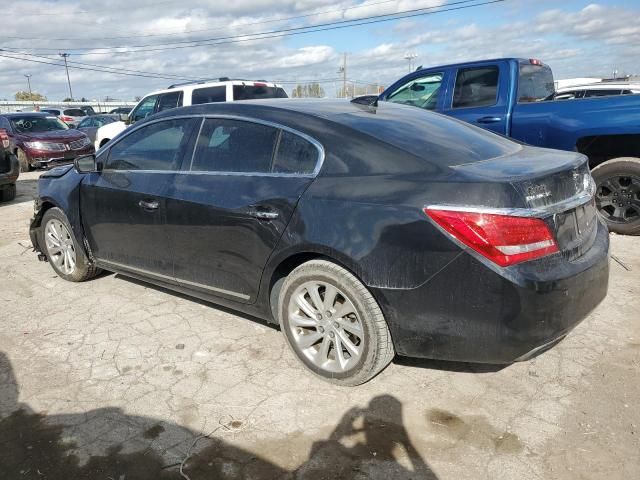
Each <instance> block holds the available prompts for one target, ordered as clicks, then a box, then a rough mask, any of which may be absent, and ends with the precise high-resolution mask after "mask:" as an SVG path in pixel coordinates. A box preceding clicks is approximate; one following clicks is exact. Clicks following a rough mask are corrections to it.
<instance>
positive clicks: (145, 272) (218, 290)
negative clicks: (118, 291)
mask: <svg viewBox="0 0 640 480" xmlns="http://www.w3.org/2000/svg"><path fill="white" fill-rule="evenodd" d="M96 260H97V262H98V263H99V264H103V265H106V266H109V265H112V266H114V267H116V268H122V269H125V270H131V271H132V272H137V273H142V274H143V275H149V276H151V277H156V278H162V279H166V280H172V281H177V282H178V283H182V284H186V285H190V286H192V287H198V288H202V289H205V290H211V291H212V292H216V293H222V294H224V295H230V296H233V297H238V298H241V299H243V300H249V298H251V297H250V296H249V295H245V294H244V293H237V292H232V291H231V290H225V289H224V288H216V287H211V286H209V285H204V284H202V283H197V282H191V281H189V280H180V279H179V278H173V277H170V276H168V275H163V274H161V273H155V272H151V271H149V270H145V269H144V268H138V267H132V266H130V265H125V264H124V263H118V262H113V261H111V260H102V259H99V258H98V259H96Z"/></svg>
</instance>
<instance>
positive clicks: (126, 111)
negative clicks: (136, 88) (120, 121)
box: [109, 107, 133, 115]
mask: <svg viewBox="0 0 640 480" xmlns="http://www.w3.org/2000/svg"><path fill="white" fill-rule="evenodd" d="M131 110H133V107H119V108H114V109H113V110H111V111H110V112H109V113H115V114H118V115H129V113H131Z"/></svg>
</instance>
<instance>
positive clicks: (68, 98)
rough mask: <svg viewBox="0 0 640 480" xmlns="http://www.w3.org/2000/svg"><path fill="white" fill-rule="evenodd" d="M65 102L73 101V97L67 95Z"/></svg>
mask: <svg viewBox="0 0 640 480" xmlns="http://www.w3.org/2000/svg"><path fill="white" fill-rule="evenodd" d="M62 101H63V102H73V98H71V97H67V98H65V99H64V100H62Z"/></svg>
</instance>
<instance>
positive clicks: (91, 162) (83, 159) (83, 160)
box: [73, 153, 98, 173]
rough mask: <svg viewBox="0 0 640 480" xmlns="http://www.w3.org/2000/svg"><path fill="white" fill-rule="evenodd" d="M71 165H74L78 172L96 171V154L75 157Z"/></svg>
mask: <svg viewBox="0 0 640 480" xmlns="http://www.w3.org/2000/svg"><path fill="white" fill-rule="evenodd" d="M73 166H74V167H76V170H77V171H78V173H92V172H97V171H98V165H97V164H96V156H95V155H94V154H93V153H92V154H89V155H80V156H79V157H76V159H75V160H74V161H73Z"/></svg>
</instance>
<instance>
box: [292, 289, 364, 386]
mask: <svg viewBox="0 0 640 480" xmlns="http://www.w3.org/2000/svg"><path fill="white" fill-rule="evenodd" d="M288 315H289V316H288V320H289V322H288V323H289V329H290V331H291V334H292V337H293V340H294V346H295V347H296V349H297V350H298V351H299V352H300V353H302V354H303V355H304V356H305V357H306V358H308V359H309V360H310V361H311V363H313V364H314V365H315V366H316V367H318V368H320V369H322V370H324V371H327V372H333V373H343V372H346V371H348V370H350V369H352V368H353V367H354V366H355V365H356V364H357V363H358V361H359V360H360V358H361V357H362V354H363V352H364V346H365V343H364V342H365V336H364V329H363V326H362V322H361V321H360V318H358V314H357V313H356V309H355V307H354V306H353V303H352V302H351V300H349V299H348V298H347V296H346V295H345V294H344V293H343V292H341V291H340V290H339V289H338V288H336V287H335V286H333V285H331V284H329V283H325V282H320V281H310V282H306V283H303V284H302V285H300V286H299V287H298V288H297V289H296V290H295V291H294V293H293V295H292V296H291V297H290V300H289V305H288Z"/></svg>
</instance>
